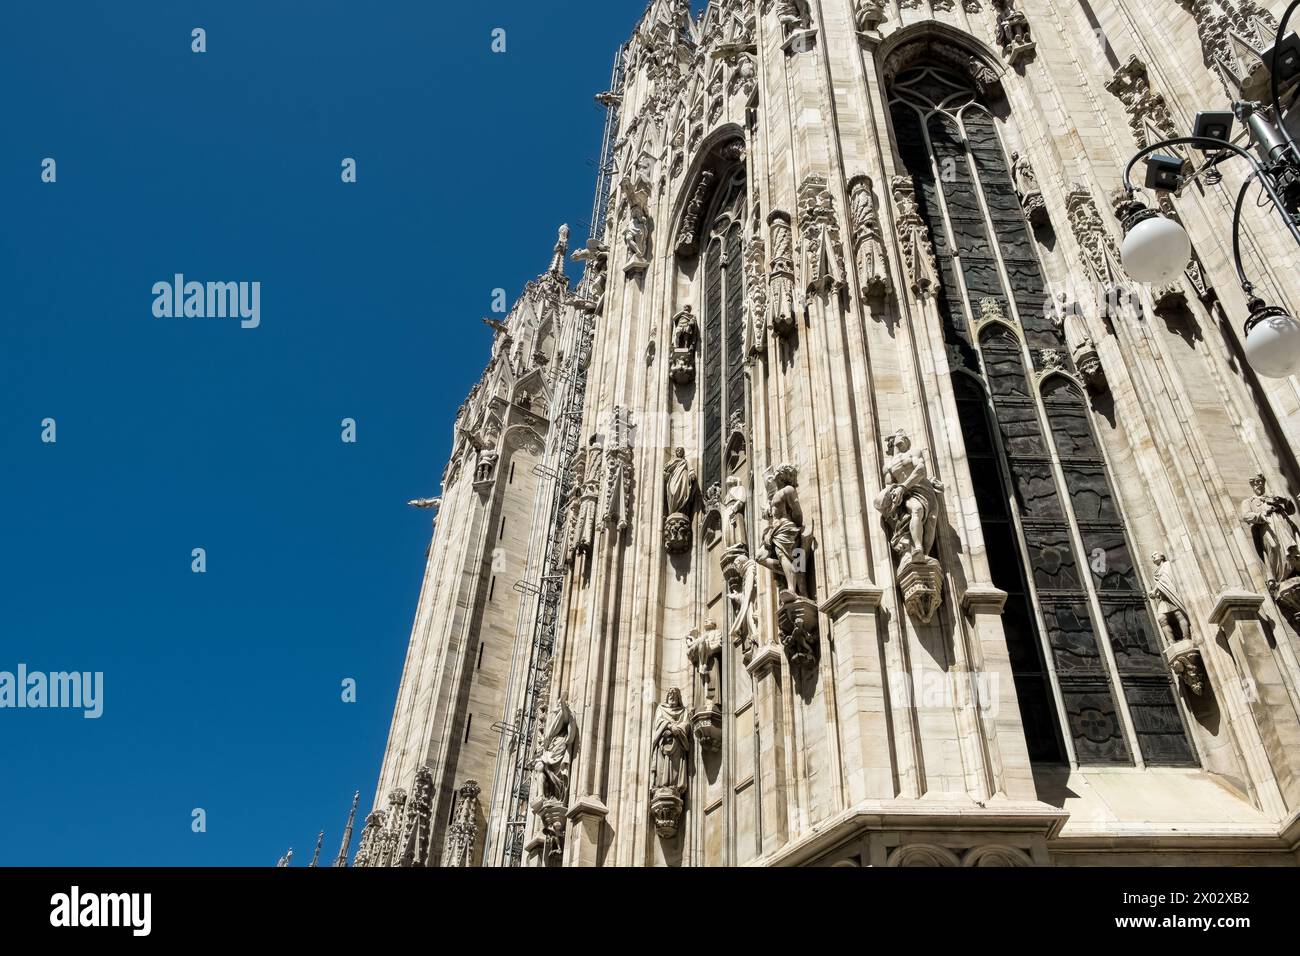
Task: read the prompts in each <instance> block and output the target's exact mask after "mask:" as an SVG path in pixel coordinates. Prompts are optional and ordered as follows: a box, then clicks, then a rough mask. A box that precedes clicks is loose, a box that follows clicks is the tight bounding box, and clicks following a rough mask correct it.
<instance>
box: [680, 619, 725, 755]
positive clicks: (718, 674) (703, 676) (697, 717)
mask: <svg viewBox="0 0 1300 956" xmlns="http://www.w3.org/2000/svg"><path fill="white" fill-rule="evenodd" d="M686 658H687V660H689V661H690V662H691V664H692V665H693V666H694V667H695V672H696V673H697V674H699V676H700V686H701V688H702V689H703V691H704V703H703V706H701V707H699V708H697V709H696V711H695V713H694V714H692V715H691V724H692V725H693V726H694V727H695V739H696V740H698V741H699V742H700V747H701V748H702V749H704V750H714V751H716V750H718V749H720V747H721V745H722V634H721V632H719V630H718V625H717V624H715V623H714V622H713V621H711V620H710V621H705V622H704V630H703V632H699V631H696V630H695V629H692V630H691V633H690V637H689V638H688V640H687V642H686Z"/></svg>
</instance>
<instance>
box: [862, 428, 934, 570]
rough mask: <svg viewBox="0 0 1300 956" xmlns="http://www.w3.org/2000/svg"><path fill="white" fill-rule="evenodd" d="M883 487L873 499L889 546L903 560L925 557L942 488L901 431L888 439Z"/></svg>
mask: <svg viewBox="0 0 1300 956" xmlns="http://www.w3.org/2000/svg"><path fill="white" fill-rule="evenodd" d="M885 449H886V453H887V454H888V455H889V456H890V458H889V461H888V462H887V463H886V464H885V486H884V487H883V488H882V489H881V490H880V494H879V495H877V496H876V502H875V504H876V509H877V510H878V511H879V512H880V513H881V514H882V515H883V516H884V519H885V523H886V524H887V525H888V526H889V530H890V546H891V547H892V549H893V551H894V553H895V554H897V555H899V556H900V558H903V559H909V558H910V559H912V560H916V559H919V558H925V557H929V555H930V552H931V551H932V550H933V549H934V541H935V536H936V534H937V533H938V528H939V499H938V496H939V493H940V492H942V491H943V485H942V484H941V483H940V482H939V480H938V479H936V478H931V477H930V475H929V471H928V469H927V468H926V466H925V457H924V456H923V455H922V454H921V453H920V452H913V451H912V440H911V439H910V438H909V437H908V436H907V433H906V432H905V431H903V430H902V429H901V428H900V429H899V430H898V431H896V432H895V433H894V434H893V435H891V436H889V439H888V441H887V442H886V446H885Z"/></svg>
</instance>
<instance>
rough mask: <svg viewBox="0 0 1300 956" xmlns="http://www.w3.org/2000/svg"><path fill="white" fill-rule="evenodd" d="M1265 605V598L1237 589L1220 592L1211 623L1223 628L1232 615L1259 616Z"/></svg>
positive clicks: (1211, 616) (1212, 612) (1211, 613)
mask: <svg viewBox="0 0 1300 956" xmlns="http://www.w3.org/2000/svg"><path fill="white" fill-rule="evenodd" d="M1263 605H1264V596H1263V595H1262V594H1255V593H1254V592H1253V591H1246V590H1243V589H1237V588H1228V589H1227V590H1225V591H1220V592H1219V595H1218V597H1216V598H1215V599H1214V609H1213V610H1211V611H1210V623H1211V624H1213V625H1214V626H1215V627H1221V626H1222V625H1223V624H1224V622H1225V621H1227V619H1228V615H1230V614H1241V613H1244V614H1257V613H1259V609H1260V608H1261V607H1263Z"/></svg>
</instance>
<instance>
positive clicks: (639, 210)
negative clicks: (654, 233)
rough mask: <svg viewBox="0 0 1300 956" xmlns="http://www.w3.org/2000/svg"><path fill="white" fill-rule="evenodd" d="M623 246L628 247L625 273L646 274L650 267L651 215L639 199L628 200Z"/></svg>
mask: <svg viewBox="0 0 1300 956" xmlns="http://www.w3.org/2000/svg"><path fill="white" fill-rule="evenodd" d="M623 244H624V245H625V246H626V247H627V265H625V266H624V267H623V271H624V273H626V274H627V275H632V274H634V273H637V272H644V271H645V270H646V267H647V266H648V265H650V213H649V212H648V211H647V210H646V207H645V206H644V205H643V204H642V202H641V201H640V200H639V199H637V198H635V197H634V198H631V199H629V200H628V212H627V224H626V225H625V226H624V227H623Z"/></svg>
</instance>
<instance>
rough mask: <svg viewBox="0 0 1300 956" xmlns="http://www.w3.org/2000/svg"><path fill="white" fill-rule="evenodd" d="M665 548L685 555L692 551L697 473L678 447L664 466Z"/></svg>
mask: <svg viewBox="0 0 1300 956" xmlns="http://www.w3.org/2000/svg"><path fill="white" fill-rule="evenodd" d="M664 500H665V504H666V506H667V508H666V510H667V512H668V516H667V517H666V518H665V519H664V549H665V550H666V551H667V552H668V553H669V554H682V553H684V552H686V551H689V550H690V549H691V512H692V510H693V507H694V503H695V471H694V469H692V468H691V465H690V462H688V461H687V460H686V449H685V448H676V449H674V451H673V456H672V457H671V458H669V459H668V464H667V465H665V466H664Z"/></svg>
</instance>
